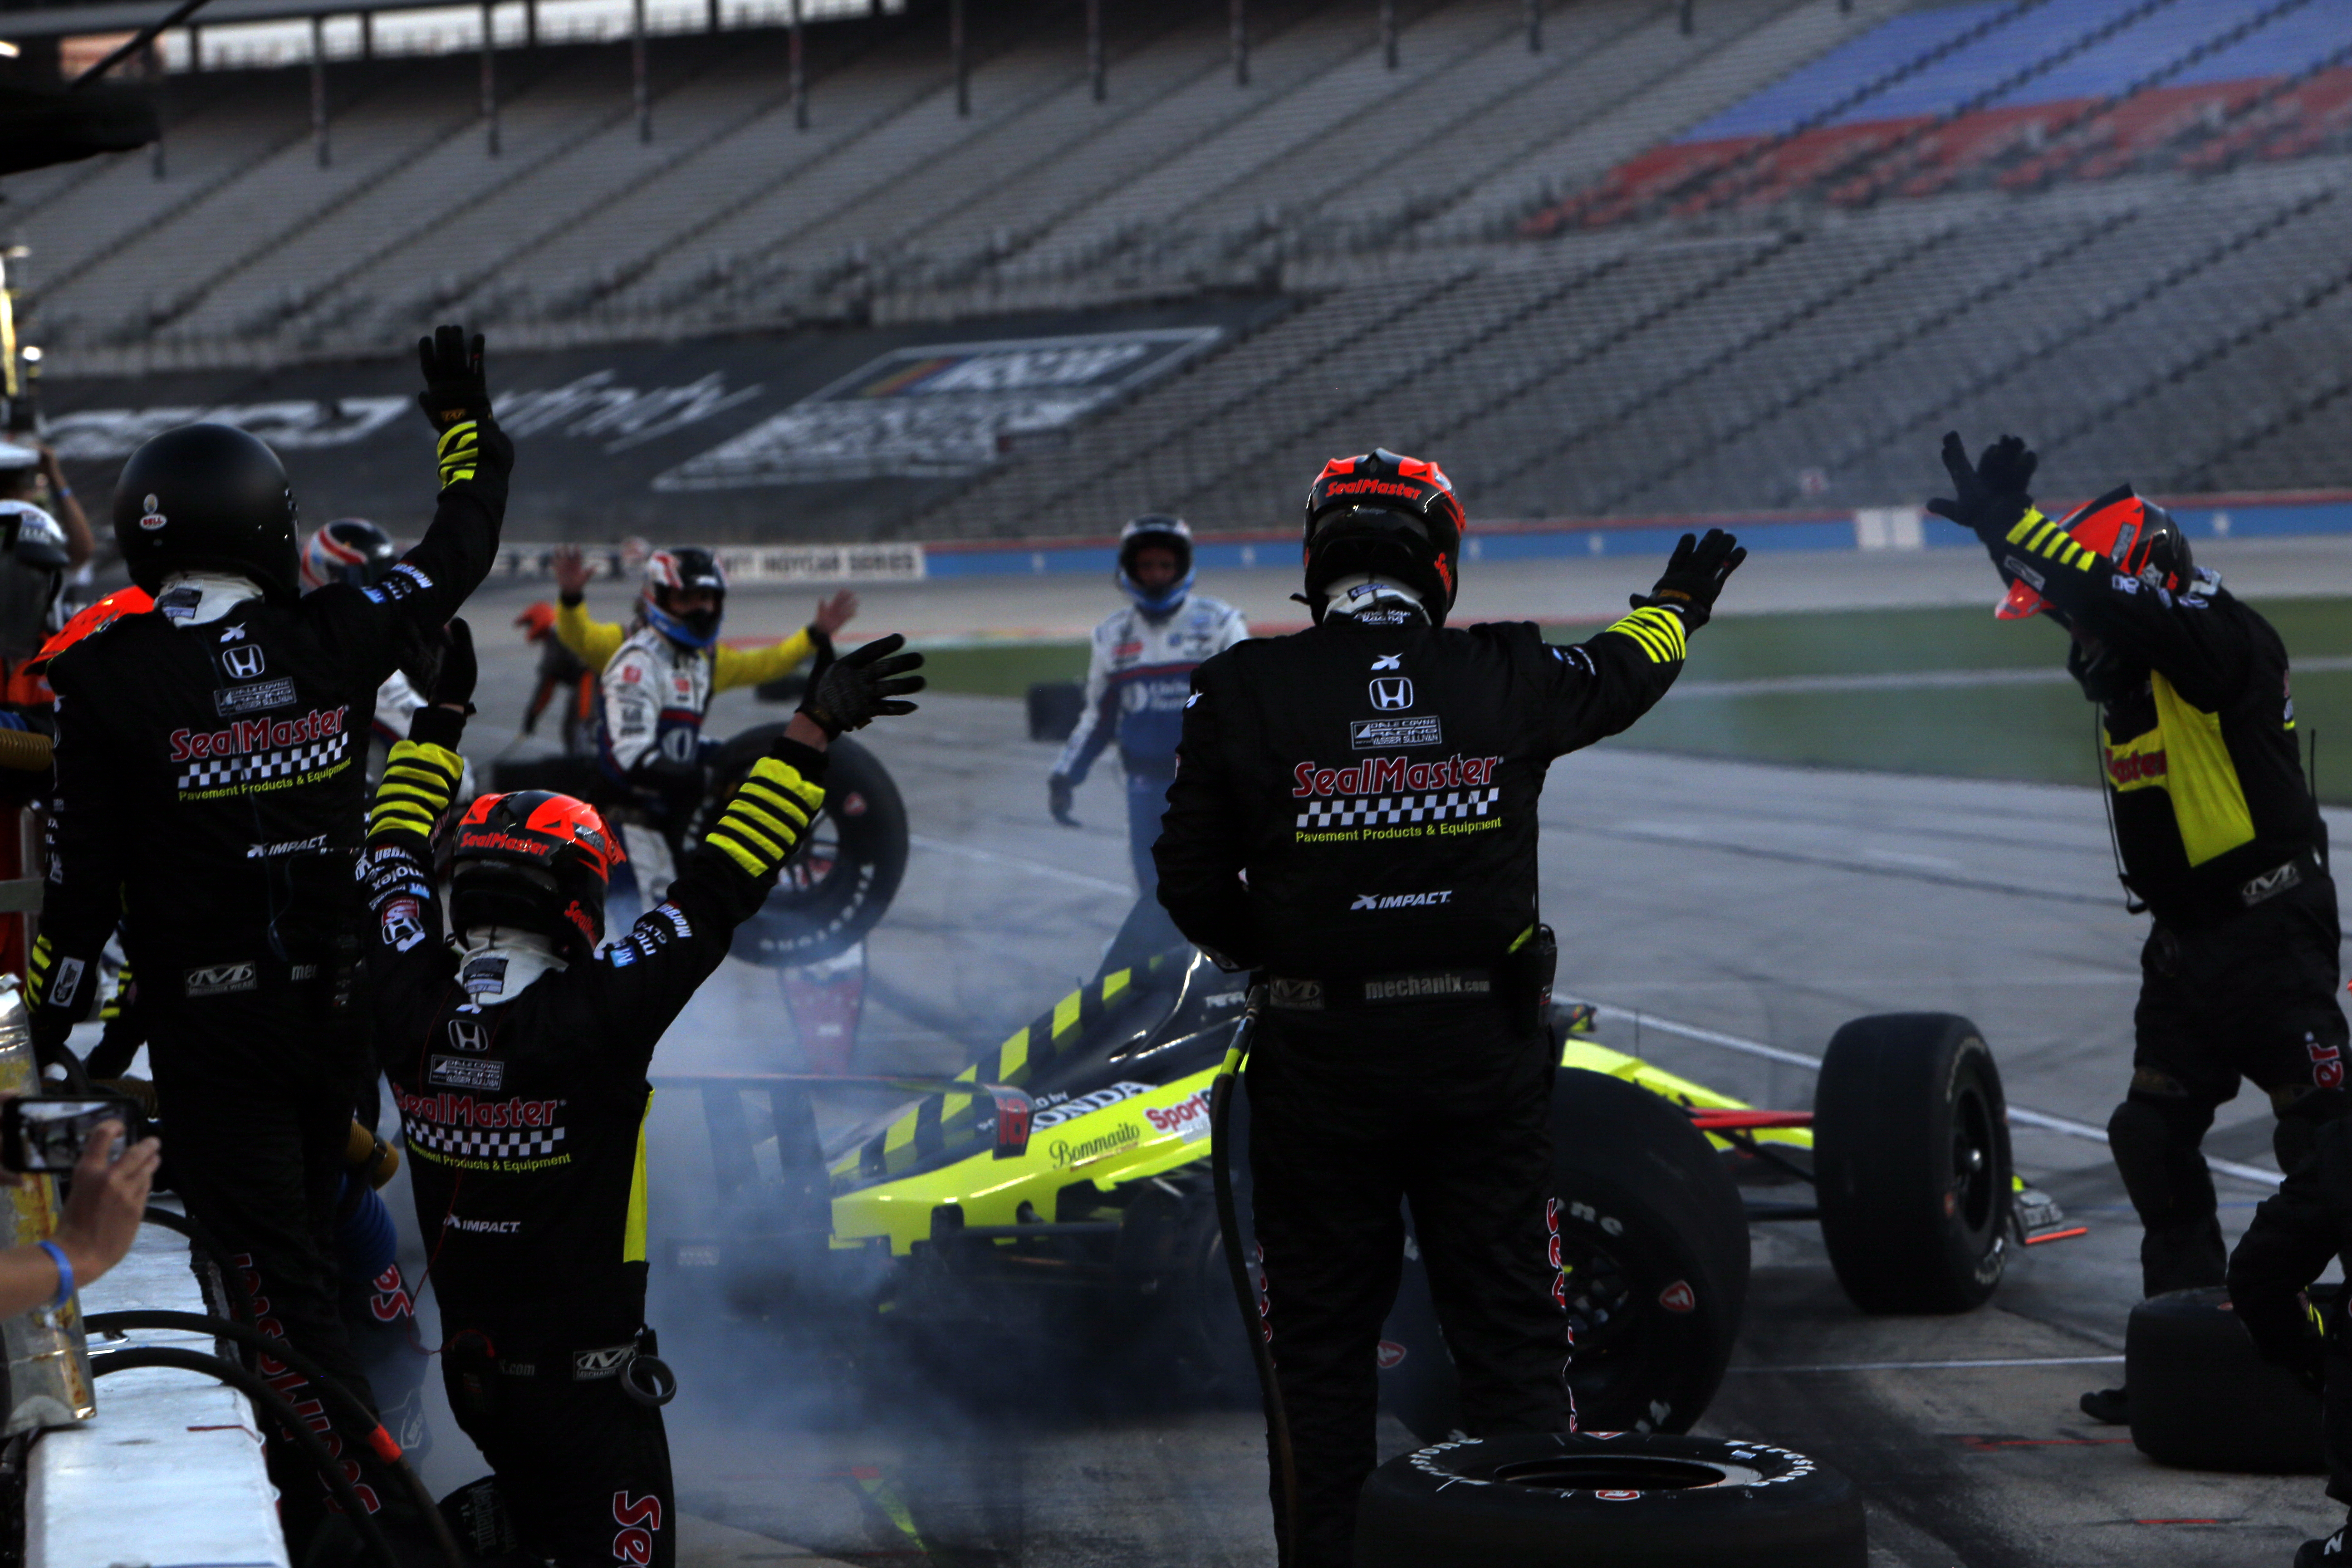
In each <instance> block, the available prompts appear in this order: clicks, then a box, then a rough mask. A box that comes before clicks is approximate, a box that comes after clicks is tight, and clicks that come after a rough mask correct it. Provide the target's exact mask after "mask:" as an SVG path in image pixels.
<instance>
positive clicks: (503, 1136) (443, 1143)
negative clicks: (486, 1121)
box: [407, 1117, 563, 1160]
mask: <svg viewBox="0 0 2352 1568" xmlns="http://www.w3.org/2000/svg"><path fill="white" fill-rule="evenodd" d="M407 1120H408V1136H409V1137H410V1138H411V1139H412V1140H413V1141H415V1142H418V1143H421V1144H423V1145H424V1146H425V1148H427V1149H430V1150H432V1151H433V1152H436V1153H438V1154H455V1155H458V1156H460V1157H462V1158H465V1159H468V1160H530V1159H534V1158H536V1157H538V1156H540V1155H542V1154H552V1153H554V1152H555V1146H556V1145H557V1144H558V1143H561V1142H563V1129H562V1128H561V1127H500V1128H495V1129H493V1128H486V1127H444V1126H441V1125H439V1124H438V1123H436V1122H432V1121H418V1120H417V1119H416V1118H415V1117H410V1118H408V1119H407Z"/></svg>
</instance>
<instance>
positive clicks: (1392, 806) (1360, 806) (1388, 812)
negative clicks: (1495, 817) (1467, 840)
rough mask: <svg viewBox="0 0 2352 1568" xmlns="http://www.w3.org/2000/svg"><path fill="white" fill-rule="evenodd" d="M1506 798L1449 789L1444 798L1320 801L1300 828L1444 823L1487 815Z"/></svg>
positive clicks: (1302, 817)
mask: <svg viewBox="0 0 2352 1568" xmlns="http://www.w3.org/2000/svg"><path fill="white" fill-rule="evenodd" d="M1502 798H1503V788H1502V786H1501V785H1500V784H1496V786H1494V787H1493V788H1491V789H1457V790H1449V791H1447V792H1446V793H1445V794H1444V795H1381V796H1377V797H1375V796H1371V795H1359V796H1357V797H1356V798H1354V799H1352V800H1318V801H1311V802H1309V803H1308V805H1307V809H1306V810H1305V811H1302V812H1300V813H1299V814H1298V826H1301V827H1307V828H1318V829H1320V828H1328V827H1379V826H1394V825H1395V824H1397V823H1401V822H1444V821H1445V820H1446V819H1447V818H1449V817H1472V816H1486V813H1487V811H1488V809H1489V808H1490V807H1492V806H1494V805H1496V803H1497V802H1499V801H1500V800H1501V799H1502Z"/></svg>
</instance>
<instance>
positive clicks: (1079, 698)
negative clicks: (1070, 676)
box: [1029, 680, 1087, 742]
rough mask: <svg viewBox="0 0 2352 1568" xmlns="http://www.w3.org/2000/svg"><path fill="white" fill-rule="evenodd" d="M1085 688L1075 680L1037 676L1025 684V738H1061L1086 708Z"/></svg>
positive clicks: (1068, 734) (1044, 739)
mask: <svg viewBox="0 0 2352 1568" xmlns="http://www.w3.org/2000/svg"><path fill="white" fill-rule="evenodd" d="M1086 708H1087V689H1086V687H1085V686H1084V685H1083V684H1082V683H1080V682H1078V681H1076V680H1037V681H1032V682H1031V683H1030V685H1029V738H1030V739H1031V740H1033V741H1052V742H1062V741H1066V740H1068V739H1069V738H1070V732H1071V731H1074V730H1076V728H1077V727H1078V720H1079V718H1080V717H1081V716H1082V715H1083V714H1084V713H1085V712H1086Z"/></svg>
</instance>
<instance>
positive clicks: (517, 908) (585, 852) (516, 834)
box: [449, 789, 627, 963]
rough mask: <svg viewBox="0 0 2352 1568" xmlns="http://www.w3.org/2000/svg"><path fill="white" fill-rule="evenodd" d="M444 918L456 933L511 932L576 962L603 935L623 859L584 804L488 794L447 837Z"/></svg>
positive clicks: (544, 794)
mask: <svg viewBox="0 0 2352 1568" xmlns="http://www.w3.org/2000/svg"><path fill="white" fill-rule="evenodd" d="M452 838H453V840H454V842H453V843H452V845H451V847H450V867H449V911H450V914H451V916H452V917H453V919H454V921H455V922H456V924H457V930H458V931H459V932H460V933H463V932H465V931H474V930H477V929H478V928H480V927H483V926H511V927H513V928H515V929H516V930H518V931H537V932H538V933H539V934H540V935H541V936H545V937H549V938H551V939H553V941H554V942H555V945H556V948H557V950H558V951H559V952H562V954H563V955H564V956H565V957H566V958H569V959H571V960H572V962H574V963H578V962H580V961H581V960H583V959H585V958H586V957H587V956H588V955H589V954H591V953H593V952H595V951H596V943H597V942H600V941H602V940H603V939H604V891H605V889H607V888H608V887H609V886H611V884H612V879H613V868H614V866H615V865H616V864H618V863H619V862H620V861H622V860H624V859H625V858H627V857H626V855H625V852H624V851H623V850H622V848H621V841H620V839H619V838H617V837H614V833H613V830H612V828H611V827H609V826H606V825H605V822H604V818H603V817H602V816H599V815H598V814H597V811H596V808H595V807H594V806H593V805H588V804H587V803H586V802H585V801H582V800H575V799H574V798H572V796H571V795H557V794H555V793H553V792H552V791H550V790H543V789H529V790H518V791H516V792H514V793H513V794H511V795H483V796H481V797H480V798H479V799H478V800H476V801H475V802H474V804H473V805H470V806H468V807H467V811H466V815H465V816H464V817H463V818H461V819H460V820H459V822H458V824H457V831H456V832H455V833H454V834H453V835H452Z"/></svg>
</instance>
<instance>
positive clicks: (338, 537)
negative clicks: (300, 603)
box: [302, 517, 400, 594]
mask: <svg viewBox="0 0 2352 1568" xmlns="http://www.w3.org/2000/svg"><path fill="white" fill-rule="evenodd" d="M399 558H400V552H398V551H397V550H395V549H394V548H393V543H392V535H390V534H389V533H386V532H385V531H383V530H382V529H380V528H378V527H377V526H376V525H375V524H373V523H372V522H370V521H368V520H367V519H365V518H363V517H339V518H337V519H335V521H332V522H331V523H329V524H327V526H326V527H324V528H322V529H320V530H319V531H318V532H316V533H314V534H312V535H311V536H310V542H309V543H307V544H305V545H304V546H302V591H303V592H304V593H306V594H307V593H309V592H310V590H311V589H313V588H323V587H325V586H326V585H327V584H330V583H349V584H351V585H352V587H354V588H371V587H373V586H374V585H375V584H377V583H379V582H381V581H382V580H383V574H385V573H387V572H389V571H391V570H392V563H394V561H397V560H398V559H399Z"/></svg>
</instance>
